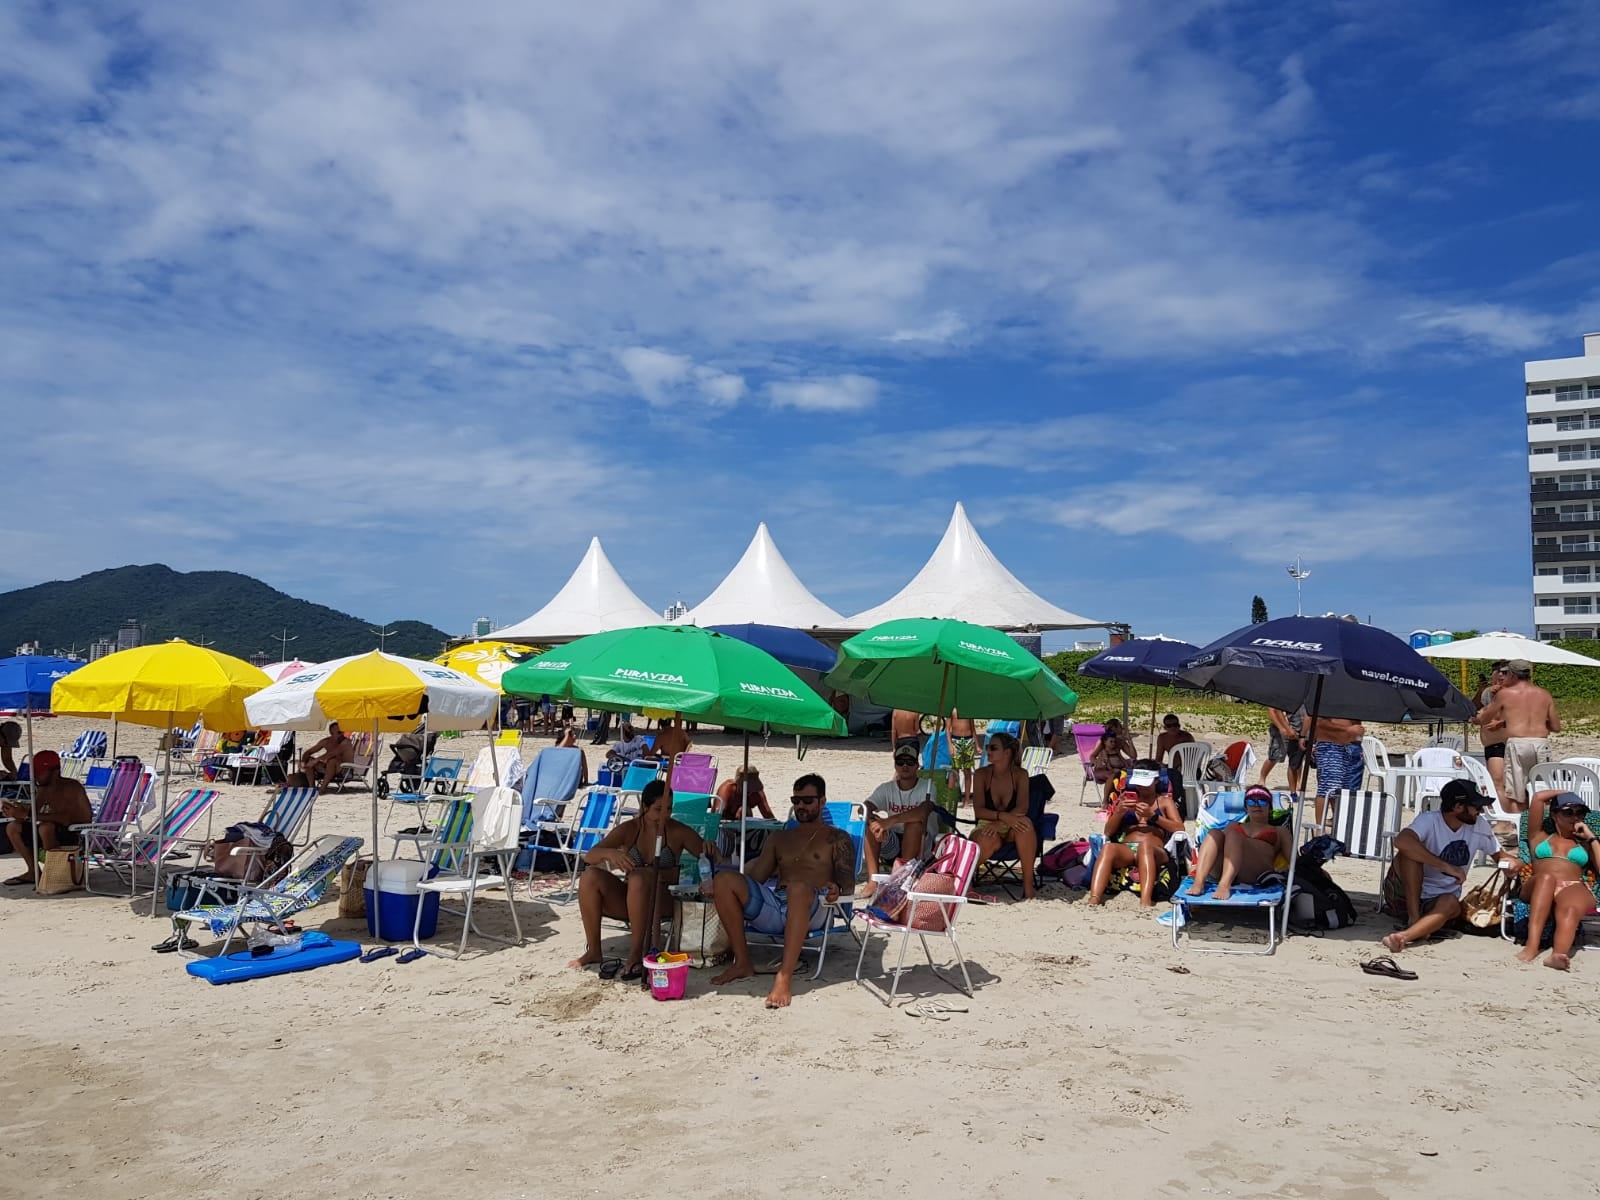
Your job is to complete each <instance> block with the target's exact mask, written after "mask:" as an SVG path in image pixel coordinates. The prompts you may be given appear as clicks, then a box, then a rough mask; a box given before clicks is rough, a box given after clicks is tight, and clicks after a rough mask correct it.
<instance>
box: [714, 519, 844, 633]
mask: <svg viewBox="0 0 1600 1200" xmlns="http://www.w3.org/2000/svg"><path fill="white" fill-rule="evenodd" d="M747 622H748V623H752V624H756V625H782V626H784V627H785V628H788V629H836V630H846V629H854V628H856V627H855V626H852V625H851V624H850V623H849V622H847V621H846V620H845V619H844V617H842V616H841V615H840V614H839V613H836V612H835V611H834V610H833V609H831V608H829V607H828V606H827V605H826V604H824V603H823V602H822V601H821V600H818V599H817V598H816V597H815V596H813V595H812V594H811V592H810V590H809V589H808V588H807V587H806V585H805V584H803V583H801V582H800V578H799V576H797V575H796V574H795V573H794V571H793V570H791V569H790V567H789V564H788V563H787V562H785V561H784V558H783V555H782V554H781V553H779V551H778V547H777V544H776V543H775V542H774V541H773V540H772V534H771V533H769V532H768V531H767V525H766V522H765V521H763V522H762V523H761V524H760V525H758V526H756V535H755V537H753V538H751V539H750V545H749V546H748V547H747V548H746V550H745V552H744V557H742V558H741V559H740V560H739V561H738V562H737V563H735V564H734V568H733V570H731V571H729V572H728V575H727V578H725V579H724V580H723V581H722V582H721V583H719V584H718V585H717V587H716V590H715V591H713V592H712V593H711V594H710V595H709V596H707V597H706V598H705V599H704V600H702V601H700V603H699V604H697V605H695V606H694V608H692V609H690V610H689V612H688V613H687V614H686V615H685V616H684V617H683V623H684V624H687V625H701V626H705V625H743V624H745V623H747Z"/></svg>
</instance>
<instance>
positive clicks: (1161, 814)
mask: <svg viewBox="0 0 1600 1200" xmlns="http://www.w3.org/2000/svg"><path fill="white" fill-rule="evenodd" d="M1160 772H1161V764H1160V763H1158V762H1156V761H1155V760H1154V759H1150V758H1141V759H1139V760H1138V761H1137V762H1135V763H1134V764H1133V769H1132V770H1131V771H1129V773H1128V783H1129V786H1128V788H1127V789H1126V790H1125V791H1124V792H1123V793H1122V795H1121V796H1119V797H1118V798H1117V802H1116V803H1115V804H1113V805H1112V806H1111V808H1110V810H1109V811H1108V812H1107V813H1106V843H1105V845H1104V846H1102V847H1101V849H1100V855H1099V857H1098V858H1096V859H1095V861H1094V878H1093V879H1092V880H1091V881H1090V883H1089V903H1090V904H1104V903H1105V897H1106V889H1107V888H1108V887H1110V886H1111V877H1112V875H1114V874H1116V872H1118V871H1120V870H1122V869H1123V868H1125V867H1138V868H1139V883H1140V886H1139V906H1140V907H1141V908H1154V907H1155V903H1156V889H1155V880H1156V873H1157V872H1158V871H1159V870H1160V869H1161V868H1162V867H1164V866H1166V865H1167V863H1168V862H1169V861H1170V860H1169V858H1168V856H1167V839H1168V838H1169V837H1171V836H1172V835H1173V834H1174V833H1177V832H1178V830H1180V829H1182V828H1183V817H1182V816H1181V815H1180V814H1179V812H1178V807H1177V805H1176V804H1174V803H1173V802H1172V793H1171V792H1162V791H1159V790H1158V789H1159V787H1160V782H1159V781H1160Z"/></svg>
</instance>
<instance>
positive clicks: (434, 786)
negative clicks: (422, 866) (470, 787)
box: [383, 754, 463, 830]
mask: <svg viewBox="0 0 1600 1200" xmlns="http://www.w3.org/2000/svg"><path fill="white" fill-rule="evenodd" d="M462 761H463V760H462V759H460V758H457V757H454V756H451V755H444V754H432V755H429V756H428V761H427V762H426V763H424V764H423V767H422V774H421V775H420V776H416V775H413V776H411V777H410V778H411V779H412V780H414V781H415V783H416V791H404V792H392V793H390V795H389V811H388V812H387V813H386V814H385V815H384V818H383V827H384V829H386V830H387V829H388V828H389V822H390V821H391V820H393V819H394V810H395V808H396V806H399V805H405V806H406V807H409V808H413V809H415V810H416V812H417V814H418V817H417V819H418V821H419V822H420V823H421V824H422V825H427V823H428V820H427V807H428V805H430V804H435V803H443V802H444V801H445V800H446V799H447V798H448V797H449V796H450V795H451V793H453V792H454V791H455V790H456V786H457V785H458V784H459V783H460V782H461V765H462ZM412 769H413V770H415V767H413V768H412Z"/></svg>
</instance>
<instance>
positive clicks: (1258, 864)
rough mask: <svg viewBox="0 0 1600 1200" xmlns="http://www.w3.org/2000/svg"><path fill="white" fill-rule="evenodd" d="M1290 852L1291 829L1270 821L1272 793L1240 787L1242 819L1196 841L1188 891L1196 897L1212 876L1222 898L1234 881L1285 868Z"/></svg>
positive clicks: (1248, 880) (1250, 880)
mask: <svg viewBox="0 0 1600 1200" xmlns="http://www.w3.org/2000/svg"><path fill="white" fill-rule="evenodd" d="M1293 853H1294V834H1293V831H1292V830H1291V829H1290V828H1289V826H1288V825H1274V824H1273V823H1272V792H1271V791H1270V790H1268V789H1267V788H1264V787H1262V786H1261V785H1260V784H1254V785H1252V786H1250V787H1247V788H1245V790H1244V820H1242V821H1238V822H1235V823H1234V824H1232V825H1225V826H1223V827H1222V828H1221V829H1212V830H1210V831H1209V832H1208V833H1207V834H1206V836H1205V840H1204V841H1202V842H1201V843H1200V853H1199V858H1198V859H1197V861H1196V863H1195V868H1194V875H1193V877H1192V878H1191V879H1190V881H1189V887H1188V889H1187V890H1188V893H1189V894H1190V895H1195V896H1198V895H1199V894H1200V893H1201V892H1203V891H1205V889H1206V882H1207V881H1208V880H1209V879H1211V877H1212V876H1216V879H1217V890H1216V893H1215V895H1216V898H1217V899H1218V900H1226V899H1227V898H1228V897H1229V896H1231V895H1232V894H1233V885H1234V884H1235V883H1242V884H1246V885H1248V884H1252V883H1255V882H1256V881H1257V880H1258V879H1260V878H1261V877H1262V876H1263V875H1266V874H1268V873H1269V872H1272V871H1287V870H1288V869H1289V856H1290V855H1292V854H1293Z"/></svg>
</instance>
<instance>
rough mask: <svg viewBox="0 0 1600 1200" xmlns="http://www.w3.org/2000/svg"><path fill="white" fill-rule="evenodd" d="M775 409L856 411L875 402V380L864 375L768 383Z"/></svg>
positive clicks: (869, 406)
mask: <svg viewBox="0 0 1600 1200" xmlns="http://www.w3.org/2000/svg"><path fill="white" fill-rule="evenodd" d="M767 394H768V395H769V396H770V397H771V399H772V404H773V407H774V408H798V409H804V410H807V411H811V412H859V411H861V410H862V409H866V408H871V407H872V406H873V405H874V404H876V403H877V402H878V381H877V380H876V379H869V378H867V376H865V375H832V376H827V377H821V378H817V379H787V380H780V381H777V382H774V383H771V384H768V385H767Z"/></svg>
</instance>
